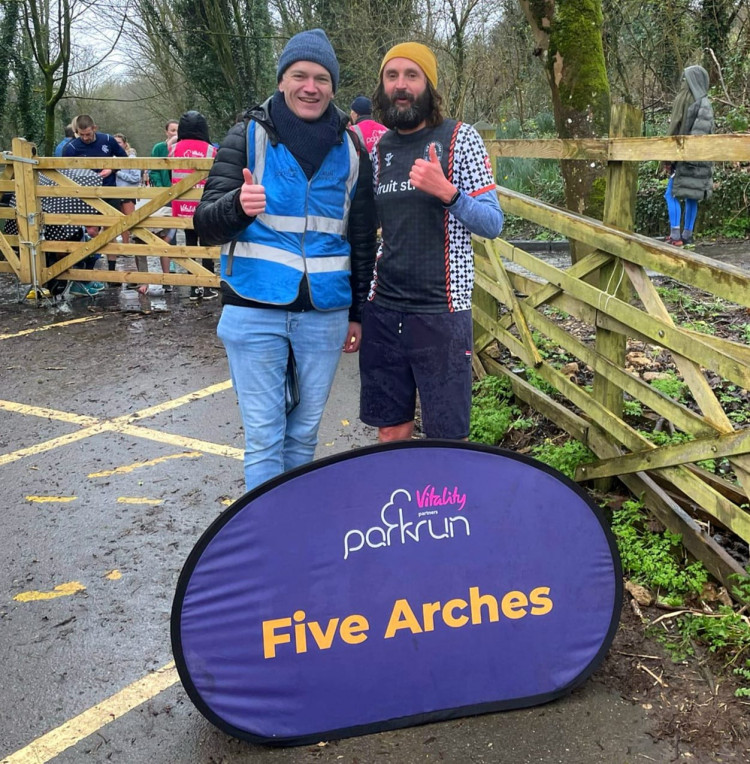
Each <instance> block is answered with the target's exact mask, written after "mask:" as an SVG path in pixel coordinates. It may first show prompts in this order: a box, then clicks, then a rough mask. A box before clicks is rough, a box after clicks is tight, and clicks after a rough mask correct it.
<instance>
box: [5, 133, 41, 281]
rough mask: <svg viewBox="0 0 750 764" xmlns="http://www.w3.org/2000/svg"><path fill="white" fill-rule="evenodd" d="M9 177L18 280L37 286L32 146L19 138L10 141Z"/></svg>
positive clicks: (38, 260)
mask: <svg viewBox="0 0 750 764" xmlns="http://www.w3.org/2000/svg"><path fill="white" fill-rule="evenodd" d="M12 148H13V156H14V159H13V178H14V184H15V194H16V220H17V221H18V257H19V260H20V266H21V267H20V270H19V274H18V276H19V279H20V280H21V282H22V283H24V284H31V285H32V286H33V287H34V289H35V290H36V288H37V287H38V286H39V274H40V273H41V271H42V251H41V247H40V246H39V244H40V241H39V234H40V231H41V222H42V221H41V219H40V218H41V214H40V212H41V210H40V207H39V199H38V198H37V195H36V173H35V172H34V165H35V164H36V146H35V145H34V144H33V143H29V142H28V141H27V140H24V139H23V138H14V139H13V144H12Z"/></svg>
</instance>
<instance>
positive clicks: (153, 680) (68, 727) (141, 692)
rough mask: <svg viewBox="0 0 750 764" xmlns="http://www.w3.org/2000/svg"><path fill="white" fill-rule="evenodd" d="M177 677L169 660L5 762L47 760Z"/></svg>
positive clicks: (38, 762)
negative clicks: (164, 664)
mask: <svg viewBox="0 0 750 764" xmlns="http://www.w3.org/2000/svg"><path fill="white" fill-rule="evenodd" d="M177 680H178V676H177V669H176V668H175V665H174V661H170V662H169V663H167V665H166V666H162V668H160V669H158V670H157V671H155V672H154V673H153V674H149V675H148V676H145V677H143V678H142V679H138V680H137V681H135V682H133V683H132V684H130V685H128V686H127V687H125V688H124V689H122V690H120V692H118V693H116V694H115V695H112V696H111V697H110V698H107V699H106V700H103V701H102V702H101V703H98V704H97V705H95V706H92V707H91V708H89V709H88V710H86V711H84V712H83V713H82V714H79V715H78V716H76V717H74V718H73V719H70V720H69V721H67V722H65V723H64V724H61V725H60V726H59V727H56V728H55V729H53V730H50V731H49V732H47V733H46V734H45V735H42V736H41V737H39V738H37V739H36V740H34V741H33V742H31V743H29V745H27V746H26V747H25V748H21V749H20V750H18V751H16V752H15V753H12V754H10V755H9V756H6V758H4V759H3V761H2V764H45V762H47V761H50V760H51V759H54V758H55V756H59V755H60V754H61V753H62V752H63V751H65V750H67V749H68V748H70V747H72V746H74V745H76V744H77V743H79V742H80V741H81V740H84V739H85V738H87V737H88V736H89V735H93V734H94V733H95V732H97V731H98V730H100V729H101V728H102V727H104V726H106V725H107V724H109V723H110V722H113V721H114V720H115V719H119V718H120V717H121V716H124V715H125V714H126V713H128V712H129V711H132V710H133V709H134V708H137V707H138V706H140V705H141V704H142V703H145V702H146V701H147V700H151V698H153V697H155V696H156V695H158V694H159V693H160V692H163V691H164V690H166V689H168V688H169V687H171V686H172V685H173V684H175V683H176V682H177Z"/></svg>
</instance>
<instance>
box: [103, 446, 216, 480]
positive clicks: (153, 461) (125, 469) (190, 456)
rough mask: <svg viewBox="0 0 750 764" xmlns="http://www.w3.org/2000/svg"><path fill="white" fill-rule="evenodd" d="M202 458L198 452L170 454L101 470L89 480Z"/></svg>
mask: <svg viewBox="0 0 750 764" xmlns="http://www.w3.org/2000/svg"><path fill="white" fill-rule="evenodd" d="M199 456H203V454H202V453H201V452H200V451H183V452H182V453H181V454H170V455H169V456H159V457H158V458H156V459H150V460H149V461H147V462H135V463H134V464H127V465H124V466H122V467H115V469H113V470H103V471H102V472H92V473H91V474H90V475H89V477H90V478H100V477H112V475H125V474H127V473H128V472H133V471H134V470H137V469H140V468H141V467H153V466H154V465H155V464H161V463H162V462H166V461H169V460H170V459H195V458H197V457H199Z"/></svg>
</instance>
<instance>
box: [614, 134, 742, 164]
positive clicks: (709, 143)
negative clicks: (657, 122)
mask: <svg viewBox="0 0 750 764" xmlns="http://www.w3.org/2000/svg"><path fill="white" fill-rule="evenodd" d="M608 154H609V156H608V158H609V159H610V160H616V161H621V162H649V161H657V162H666V161H678V162H682V161H687V160H689V161H691V162H750V135H748V134H747V133H746V134H744V135H672V136H662V137H658V138H616V139H614V140H610V141H609V152H608Z"/></svg>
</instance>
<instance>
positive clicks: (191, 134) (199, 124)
mask: <svg viewBox="0 0 750 764" xmlns="http://www.w3.org/2000/svg"><path fill="white" fill-rule="evenodd" d="M177 140H178V141H187V140H194V141H205V142H206V143H211V139H210V138H209V137H208V122H206V118H205V117H204V116H203V115H202V114H201V113H200V112H199V111H186V112H185V113H184V114H183V115H182V116H181V117H180V121H179V123H178V124H177Z"/></svg>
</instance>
